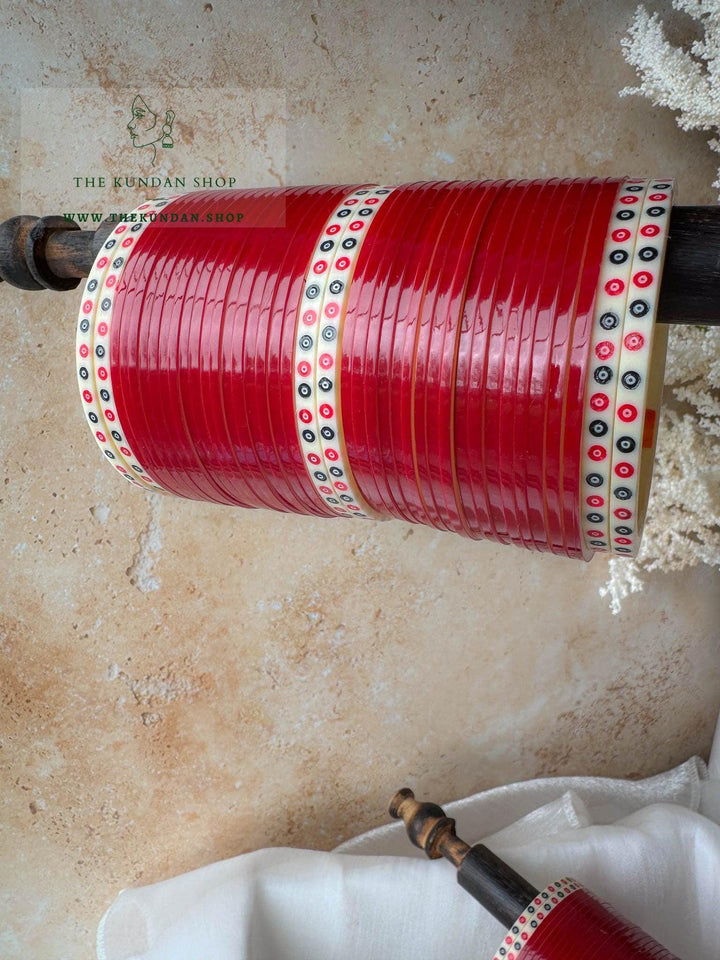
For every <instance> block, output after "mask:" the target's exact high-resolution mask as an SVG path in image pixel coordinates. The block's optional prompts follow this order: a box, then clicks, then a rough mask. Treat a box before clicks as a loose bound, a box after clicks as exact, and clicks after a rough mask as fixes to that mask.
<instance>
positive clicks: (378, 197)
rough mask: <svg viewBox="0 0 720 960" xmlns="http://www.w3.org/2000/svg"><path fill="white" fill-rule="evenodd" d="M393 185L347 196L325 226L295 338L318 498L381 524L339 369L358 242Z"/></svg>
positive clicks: (309, 463) (299, 402)
mask: <svg viewBox="0 0 720 960" xmlns="http://www.w3.org/2000/svg"><path fill="white" fill-rule="evenodd" d="M391 192H392V188H391V187H368V188H362V189H359V190H356V191H354V192H353V193H352V194H351V195H349V196H348V197H346V198H345V199H344V200H343V202H342V204H341V205H340V207H339V209H338V210H336V211H335V212H334V213H333V215H332V217H331V218H330V220H329V221H328V223H327V224H326V226H325V228H324V230H323V233H322V236H321V239H320V241H319V242H318V245H317V247H316V250H315V252H314V254H313V258H312V260H311V263H310V267H309V268H308V272H307V274H306V278H305V286H304V289H303V296H302V299H301V302H300V309H299V319H298V324H297V334H296V338H295V356H294V362H293V370H294V378H295V382H294V386H295V390H294V396H295V415H296V424H297V428H298V439H299V442H300V447H301V451H302V456H303V462H304V463H305V466H306V469H307V471H308V475H309V477H310V480H311V482H312V483H313V486H314V487H315V489H316V491H317V494H318V497H319V498H320V499H321V500H322V502H323V503H324V504H325V505H326V506H328V507H329V508H330V509H331V510H332V511H333V513H335V514H338V515H340V516H350V517H360V518H365V519H367V518H372V519H379V515H378V514H376V513H375V511H374V510H372V509H371V508H370V507H369V506H368V504H367V503H366V502H365V500H364V498H363V497H362V494H361V493H360V490H359V489H358V487H357V484H356V483H355V481H354V479H353V476H352V471H351V469H350V464H349V461H348V457H347V451H346V449H345V441H344V437H343V431H342V418H341V414H340V392H339V364H338V360H339V357H340V344H341V342H342V330H343V322H344V318H345V311H346V309H347V301H348V292H349V289H350V283H351V280H352V275H353V271H354V269H355V264H356V263H357V258H358V254H359V252H360V249H361V247H362V241H363V238H364V236H365V234H366V233H367V229H368V226H369V224H370V223H371V222H372V218H373V217H374V214H375V212H376V211H377V210H378V209H379V208H380V206H381V205H382V203H383V201H384V200H385V198H386V197H387V196H388V195H389V194H390V193H391Z"/></svg>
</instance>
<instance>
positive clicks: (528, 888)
mask: <svg viewBox="0 0 720 960" xmlns="http://www.w3.org/2000/svg"><path fill="white" fill-rule="evenodd" d="M390 816H391V817H394V818H395V819H396V820H402V821H403V822H404V823H405V828H406V830H407V833H408V836H409V837H410V839H411V840H412V842H413V843H414V844H415V846H416V847H419V848H420V849H421V850H424V851H425V853H426V854H427V856H428V857H429V858H430V859H431V860H437V859H439V858H440V857H445V859H446V860H449V861H450V862H451V863H452V864H453V865H454V866H455V867H457V880H458V883H459V884H460V886H461V887H463V888H464V889H465V890H467V892H468V893H469V894H470V895H471V896H473V897H474V898H475V899H476V900H477V901H478V903H481V904H482V905H483V907H485V909H486V910H488V911H489V912H490V913H491V914H492V915H493V916H494V917H495V919H496V920H500V922H501V923H504V924H505V926H506V927H511V926H512V925H513V924H514V923H515V921H516V920H517V918H518V917H519V916H520V914H521V913H522V912H523V910H525V908H526V907H527V905H528V904H529V903H531V902H532V901H533V900H534V899H535V897H536V896H537V895H538V891H537V890H536V889H535V887H533V885H532V884H531V883H528V882H527V880H525V878H524V877H521V876H520V874H519V873H516V872H515V871H514V870H513V869H512V867H510V866H508V864H507V863H505V861H504V860H501V859H500V857H496V856H495V854H494V853H493V852H492V850H489V849H488V848H487V847H485V846H483V845H482V844H481V843H476V844H475V846H474V847H471V846H469V845H468V844H467V843H465V841H464V840H461V839H460V838H459V837H458V836H457V834H456V833H455V821H454V820H453V819H452V817H446V816H445V811H444V810H443V809H442V807H439V806H438V805H437V804H436V803H419V802H418V801H417V800H416V799H415V795H414V793H413V792H412V790H409V789H408V788H407V787H405V788H404V789H402V790H398V792H397V793H396V794H395V796H394V797H393V798H392V800H391V801H390Z"/></svg>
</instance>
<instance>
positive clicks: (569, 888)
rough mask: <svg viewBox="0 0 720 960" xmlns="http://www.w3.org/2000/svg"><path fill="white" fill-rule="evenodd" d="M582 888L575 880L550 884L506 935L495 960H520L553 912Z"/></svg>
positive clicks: (529, 905)
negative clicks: (534, 935)
mask: <svg viewBox="0 0 720 960" xmlns="http://www.w3.org/2000/svg"><path fill="white" fill-rule="evenodd" d="M581 889H582V887H581V886H580V884H579V883H577V881H575V880H571V879H569V878H564V879H563V880H557V881H556V882H555V883H551V884H549V885H548V886H547V887H545V889H544V890H543V891H541V892H540V893H539V894H538V895H537V896H536V897H535V898H534V899H533V901H532V903H529V904H528V905H527V907H526V909H525V910H523V912H522V913H521V914H520V916H519V917H518V918H517V920H516V921H515V923H514V924H513V925H512V927H510V929H509V930H508V932H507V933H506V934H505V937H504V939H503V942H502V944H501V945H500V946H499V947H498V949H497V951H496V952H495V956H494V957H493V960H518V958H519V957H520V956H521V954H522V951H523V950H524V949H525V947H526V946H527V944H528V943H529V942H530V939H531V937H532V935H533V934H534V933H535V931H536V930H537V929H539V927H540V926H541V924H542V922H543V921H544V920H545V919H546V917H548V916H549V914H550V913H551V912H552V910H553V909H554V908H555V907H556V906H558V904H560V903H562V902H563V901H564V900H567V898H568V897H570V896H572V894H573V893H575V892H576V891H578V890H581Z"/></svg>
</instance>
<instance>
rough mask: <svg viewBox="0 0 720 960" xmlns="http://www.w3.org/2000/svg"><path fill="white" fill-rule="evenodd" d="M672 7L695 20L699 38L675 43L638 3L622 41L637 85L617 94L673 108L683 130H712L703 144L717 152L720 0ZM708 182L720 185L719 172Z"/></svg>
mask: <svg viewBox="0 0 720 960" xmlns="http://www.w3.org/2000/svg"><path fill="white" fill-rule="evenodd" d="M672 6H673V8H674V9H675V10H678V11H680V12H682V13H686V14H688V15H689V16H690V17H692V18H693V19H694V20H697V21H698V23H699V24H700V26H701V27H702V29H703V34H704V35H703V38H702V39H701V40H696V41H694V42H693V43H692V44H691V45H690V48H689V50H684V49H683V48H682V47H675V46H673V45H672V44H671V43H670V42H669V41H668V39H667V37H666V36H665V27H664V25H663V22H662V20H661V19H660V17H659V15H658V14H657V13H653V14H650V13H648V11H647V10H646V9H645V7H638V9H637V10H636V12H635V17H634V18H633V22H632V25H631V27H630V30H629V34H628V36H627V37H623V39H622V41H621V43H622V46H623V55H624V57H625V59H626V60H627V62H628V63H629V64H631V65H632V66H633V67H635V69H636V70H637V72H638V74H639V76H640V86H638V87H626V88H625V89H624V90H621V91H620V96H621V97H625V96H630V95H631V94H642V95H643V96H646V97H648V98H649V99H650V100H652V102H653V103H654V104H655V105H656V106H658V107H669V108H670V109H671V110H676V111H677V117H676V120H677V123H678V126H679V127H680V128H681V129H682V130H713V131H715V132H716V136H714V137H712V138H711V139H710V140H708V145H709V146H710V148H711V149H712V150H714V151H715V152H716V153H720V139H719V138H718V136H717V133H718V129H719V128H720V0H672ZM713 186H714V187H716V188H718V189H720V170H718V179H717V180H716V181H715V183H714V184H713Z"/></svg>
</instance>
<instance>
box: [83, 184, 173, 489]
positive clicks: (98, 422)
mask: <svg viewBox="0 0 720 960" xmlns="http://www.w3.org/2000/svg"><path fill="white" fill-rule="evenodd" d="M169 202H170V200H169V199H165V198H159V199H157V200H148V201H146V202H145V203H142V204H141V205H140V206H139V207H138V208H137V209H136V210H134V211H133V212H132V213H131V214H129V215H128V216H127V217H126V218H125V219H123V220H122V221H121V222H120V223H118V225H117V226H116V227H115V228H114V229H113V231H112V232H111V233H110V234H109V236H108V237H107V239H106V240H105V242H104V243H103V245H102V247H101V249H100V252H99V253H98V256H97V257H96V259H95V263H94V264H93V266H92V269H91V271H90V274H89V276H88V280H87V283H86V285H85V288H84V293H83V299H82V303H81V305H80V314H79V319H78V330H77V338H76V353H77V356H78V359H79V364H78V384H79V387H80V396H81V399H82V401H83V407H84V408H85V413H86V416H87V418H88V420H89V422H90V425H91V428H92V430H93V434H94V436H95V440H96V441H97V443H98V445H99V446H100V449H101V450H102V451H103V454H104V456H105V457H106V459H107V460H109V461H110V463H112V464H113V466H114V467H115V469H116V470H117V471H118V472H119V473H120V474H122V476H124V477H125V478H126V479H127V480H129V481H130V482H131V483H134V484H136V485H138V486H140V487H143V488H145V489H151V490H156V491H161V492H165V491H164V488H163V487H161V486H160V485H159V484H158V483H157V482H156V481H155V480H154V479H153V478H152V477H151V476H150V475H149V474H148V472H147V470H146V469H145V468H144V467H143V466H141V464H140V463H139V461H138V459H137V457H136V456H135V454H134V453H133V451H132V449H131V447H130V444H129V442H128V439H127V436H126V434H125V431H124V429H123V427H122V424H121V422H120V417H119V415H118V411H117V406H116V404H115V399H114V394H113V389H112V372H111V369H112V368H111V363H112V361H111V357H110V331H111V325H112V310H113V304H114V300H115V292H116V290H117V283H118V281H119V279H120V277H121V276H122V273H123V271H124V270H125V268H126V266H127V262H128V259H129V256H130V254H131V251H132V250H134V248H135V246H136V243H137V239H138V237H139V236H140V235H141V234H142V233H143V231H144V230H145V228H146V227H147V225H148V223H150V222H151V220H152V215H154V214H156V212H157V211H158V210H159V209H161V208H162V207H164V206H166V205H167V204H168V203H169Z"/></svg>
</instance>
